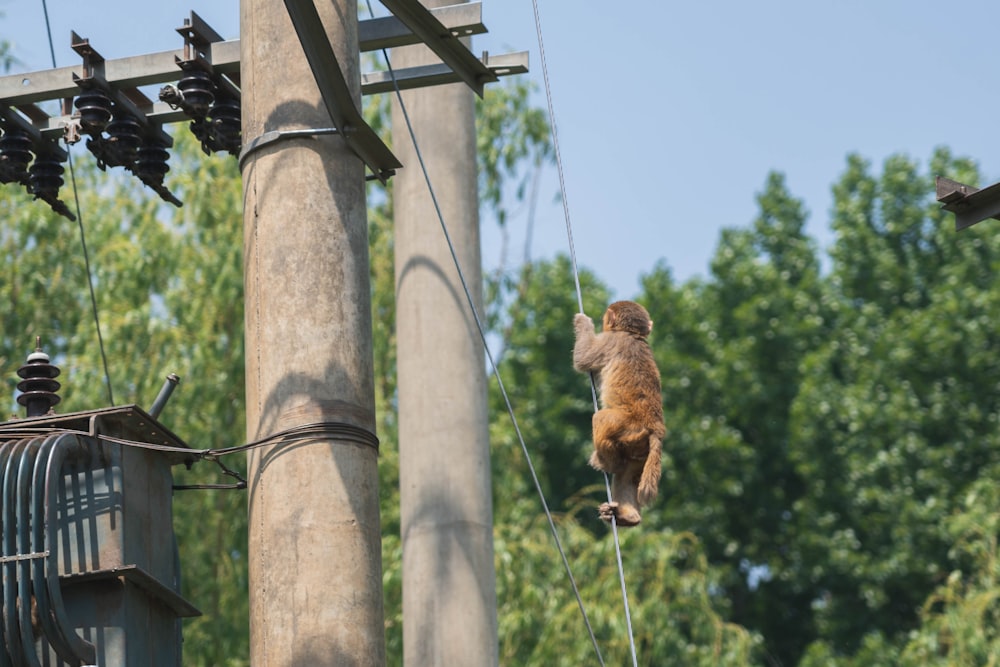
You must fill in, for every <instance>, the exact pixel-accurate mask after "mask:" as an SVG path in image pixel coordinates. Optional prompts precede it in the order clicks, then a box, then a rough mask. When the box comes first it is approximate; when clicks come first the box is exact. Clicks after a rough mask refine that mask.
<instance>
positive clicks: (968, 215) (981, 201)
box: [935, 176, 1000, 231]
mask: <svg viewBox="0 0 1000 667" xmlns="http://www.w3.org/2000/svg"><path fill="white" fill-rule="evenodd" d="M935 186H936V190H937V200H938V201H939V202H941V203H942V204H944V206H942V207H941V208H942V209H944V210H945V211H949V212H951V213H954V214H955V231H959V230H962V229H965V228H966V227H971V226H972V225H974V224H976V223H979V222H982V221H983V220H986V219H988V218H993V219H995V220H1000V183H994V184H993V185H989V186H987V187H985V188H983V189H981V190H980V189H979V188H974V187H972V186H971V185H965V184H964V183H959V182H958V181H953V180H951V179H950V178H945V177H944V176H938V177H937V180H936V183H935Z"/></svg>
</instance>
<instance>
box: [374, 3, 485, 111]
mask: <svg viewBox="0 0 1000 667" xmlns="http://www.w3.org/2000/svg"><path fill="white" fill-rule="evenodd" d="M380 2H381V3H382V4H383V5H385V7H386V8H387V9H388V10H389V11H391V12H392V13H393V15H395V17H396V18H398V19H399V20H400V21H402V22H403V23H405V24H406V27H408V28H409V29H410V30H412V31H413V34H415V35H417V36H418V37H420V39H421V40H423V42H424V44H426V45H427V47H428V48H429V49H430V50H431V51H433V52H434V53H436V54H437V56H438V57H439V58H440V59H441V60H442V61H443V62H444V64H445V65H447V66H448V67H450V68H451V70H452V71H453V72H454V73H455V74H456V75H457V76H458V78H459V79H460V80H462V81H464V82H465V83H466V84H467V85H468V86H469V88H472V90H473V91H475V93H476V95H479V97H482V96H483V86H485V85H486V84H487V83H491V82H493V81H496V80H497V76H496V74H494V73H493V71H492V70H490V68H488V67H487V66H486V65H484V64H483V63H482V62H481V61H480V60H479V59H478V58H476V57H475V56H474V55H472V52H471V51H469V49H468V48H466V46H465V44H463V43H462V41H461V40H460V39H459V38H458V37H456V36H455V35H454V34H453V33H452V31H451V30H449V29H448V28H446V27H445V26H444V24H442V23H441V21H439V20H438V19H437V18H435V17H434V15H433V14H432V13H431V12H430V10H428V9H427V8H426V7H424V6H423V5H422V4H420V3H419V2H418V1H417V0H380Z"/></svg>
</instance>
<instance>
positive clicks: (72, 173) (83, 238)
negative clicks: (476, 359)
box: [42, 0, 115, 405]
mask: <svg viewBox="0 0 1000 667" xmlns="http://www.w3.org/2000/svg"><path fill="white" fill-rule="evenodd" d="M42 13H44V14H45V32H46V34H47V35H48V38H49V54H50V55H51V56H52V68H53V69H55V68H56V66H57V65H56V47H55V42H53V41H52V25H51V24H50V23H49V7H48V3H47V2H46V0H42ZM66 155H67V156H68V159H69V180H70V183H72V186H73V203H74V205H75V206H76V220H77V223H78V225H79V227H80V245H81V246H82V248H83V265H84V270H85V271H86V272H87V287H89V288H90V308H91V311H92V312H93V314H94V326H95V327H96V328H97V344H98V347H99V348H100V350H101V362H102V363H103V365H104V383H105V385H106V386H107V389H108V403H110V404H111V405H114V404H115V396H114V393H113V392H112V391H111V373H110V372H108V355H107V353H106V352H105V351H104V337H103V336H102V335H101V318H100V316H99V315H98V310H97V295H96V293H95V292H94V278H93V276H92V275H91V273H90V253H89V252H88V251H87V235H86V233H85V232H84V227H83V214H82V213H81V212H80V195H79V192H78V191H77V188H76V170H75V169H74V168H73V153H72V152H71V150H70V148H69V146H67V147H66Z"/></svg>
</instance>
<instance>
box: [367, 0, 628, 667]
mask: <svg viewBox="0 0 1000 667" xmlns="http://www.w3.org/2000/svg"><path fill="white" fill-rule="evenodd" d="M368 11H369V12H370V13H372V8H371V2H370V0H368ZM372 15H373V16H374V13H372ZM382 56H383V57H384V58H385V63H386V68H387V69H388V71H389V77H390V78H391V79H392V84H393V88H394V89H395V93H396V98H397V100H398V101H399V108H400V110H401V111H402V113H403V119H404V120H405V121H406V128H407V130H408V132H409V135H410V139H411V141H413V148H414V153H415V154H416V156H417V161H418V162H419V163H420V170H421V172H422V173H423V175H424V181H425V182H426V183H427V189H428V192H429V194H430V198H431V202H432V203H433V205H434V211H435V213H436V215H437V218H438V222H439V223H440V225H441V231H442V232H443V233H444V238H445V241H446V242H447V244H448V251H449V252H450V253H451V258H452V261H453V262H454V263H455V269H456V270H457V272H458V278H459V281H460V282H461V283H462V289H463V290H464V291H465V298H466V301H468V304H469V308H470V309H471V310H472V317H473V319H474V320H475V322H476V328H477V330H478V331H479V336H480V338H481V339H482V342H483V349H484V350H485V351H486V357H487V358H488V359H489V362H490V368H491V369H492V372H493V376H494V377H495V378H496V380H497V386H498V387H499V389H500V394H501V395H502V397H503V400H504V405H505V406H506V408H507V413H508V415H509V416H510V419H511V423H512V424H513V426H514V432H515V433H516V434H517V439H518V442H519V443H520V444H521V450H522V451H523V452H524V458H525V460H526V461H527V463H528V470H529V471H530V472H531V479H532V481H533V482H534V484H535V489H536V490H537V491H538V497H539V498H540V500H541V502H542V508H543V509H544V510H545V516H546V518H547V519H548V523H549V529H550V530H551V532H552V537H553V538H554V539H555V543H556V548H557V549H558V550H559V555H560V556H561V557H562V561H563V566H564V568H565V569H566V574H567V575H568V576H569V580H570V584H571V586H572V588H573V594H574V595H575V596H576V602H577V605H578V606H579V607H580V613H581V614H582V615H583V621H584V624H585V625H586V626H587V632H588V633H589V634H590V640H591V642H592V643H593V645H594V651H595V652H596V653H597V659H598V661H599V662H600V664H601V666H602V667H604V664H605V663H604V658H603V657H602V656H601V649H600V647H599V646H598V644H597V637H596V636H595V634H594V629H593V627H592V626H591V625H590V619H589V617H588V616H587V611H586V609H584V606H583V599H582V598H581V597H580V589H579V587H578V586H577V585H576V580H575V579H574V578H573V571H572V569H571V568H570V565H569V560H568V559H567V558H566V551H565V550H564V549H563V546H562V541H561V540H560V539H559V533H558V531H557V530H556V525H555V521H554V520H553V518H552V512H551V510H549V506H548V503H547V502H546V501H545V494H544V492H543V491H542V485H541V482H540V481H539V480H538V474H537V473H536V472H535V466H534V464H533V463H532V460H531V454H530V453H529V452H528V447H527V445H526V444H525V442H524V436H523V435H522V434H521V427H520V426H519V425H518V422H517V417H516V416H515V414H514V408H513V406H512V405H511V402H510V397H509V396H508V395H507V390H506V388H505V387H504V384H503V379H502V378H501V377H500V370H499V369H498V368H497V364H496V362H495V361H494V358H493V353H492V352H491V351H490V346H489V343H488V342H487V340H486V330H485V327H484V326H483V323H482V320H481V319H480V317H479V312H478V310H477V309H476V305H475V302H474V300H473V298H472V292H471V291H470V289H469V285H468V282H467V281H466V279H465V273H464V272H463V271H462V267H461V262H459V260H458V255H457V254H456V252H455V246H454V244H453V243H452V240H451V235H450V234H449V233H448V227H447V225H446V224H445V221H444V214H443V213H442V212H441V207H440V205H439V204H438V200H437V196H436V194H435V192H434V186H433V184H432V183H431V179H430V174H429V172H428V171H427V166H426V164H425V163H424V158H423V155H422V154H421V152H420V146H419V145H418V143H417V137H416V134H415V133H414V131H413V125H412V124H411V123H410V116H409V113H407V111H406V105H405V104H404V102H403V95H402V92H401V91H400V88H399V85H398V83H397V81H396V75H395V72H394V71H393V69H392V64H391V62H390V61H389V54H388V52H386V50H385V49H382ZM629 634H630V635H631V629H630V632H629Z"/></svg>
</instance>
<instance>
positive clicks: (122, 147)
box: [107, 114, 142, 166]
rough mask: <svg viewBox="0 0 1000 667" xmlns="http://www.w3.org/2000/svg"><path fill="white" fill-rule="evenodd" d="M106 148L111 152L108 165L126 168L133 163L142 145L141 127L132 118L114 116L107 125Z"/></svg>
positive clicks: (121, 115)
mask: <svg viewBox="0 0 1000 667" xmlns="http://www.w3.org/2000/svg"><path fill="white" fill-rule="evenodd" d="M107 132H108V141H107V147H108V150H109V151H110V152H111V155H110V156H108V158H109V159H108V160H107V162H108V164H110V165H112V166H128V165H131V164H132V163H133V162H135V159H136V156H137V155H138V153H139V146H141V145H142V126H141V125H140V124H139V121H137V120H136V119H135V118H133V117H132V116H129V115H126V114H119V115H116V116H115V118H114V120H112V121H111V122H110V123H108V127H107Z"/></svg>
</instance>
